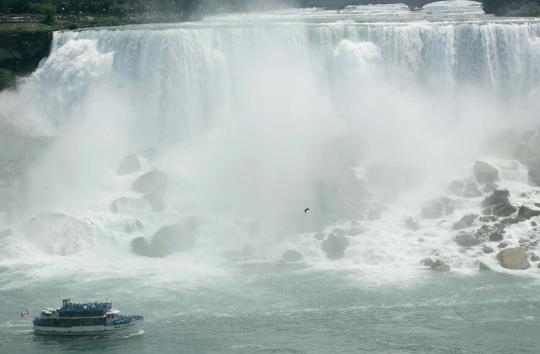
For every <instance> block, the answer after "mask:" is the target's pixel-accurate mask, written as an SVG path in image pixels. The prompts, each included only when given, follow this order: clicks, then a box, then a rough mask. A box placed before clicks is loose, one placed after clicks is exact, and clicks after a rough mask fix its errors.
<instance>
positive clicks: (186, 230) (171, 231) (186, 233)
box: [131, 219, 198, 257]
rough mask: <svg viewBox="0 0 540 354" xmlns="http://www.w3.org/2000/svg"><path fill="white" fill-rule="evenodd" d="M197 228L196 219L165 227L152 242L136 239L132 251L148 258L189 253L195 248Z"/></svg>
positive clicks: (132, 244) (156, 234)
mask: <svg viewBox="0 0 540 354" xmlns="http://www.w3.org/2000/svg"><path fill="white" fill-rule="evenodd" d="M197 226H198V223H197V221H196V220H194V219H190V220H187V221H185V222H183V223H180V224H175V225H167V226H163V227H162V228H161V229H159V231H158V232H156V233H155V234H154V236H153V237H152V240H151V241H150V242H148V241H146V239H144V238H141V237H139V238H136V239H134V240H133V241H132V243H131V249H132V251H133V253H135V254H138V255H141V256H147V257H165V256H168V255H170V254H173V253H176V252H189V251H191V250H193V248H194V247H195V238H196V235H197ZM141 239H143V240H144V242H143V240H141Z"/></svg>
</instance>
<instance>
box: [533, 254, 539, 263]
mask: <svg viewBox="0 0 540 354" xmlns="http://www.w3.org/2000/svg"><path fill="white" fill-rule="evenodd" d="M538 261H540V257H538V256H537V255H536V254H534V253H531V262H538Z"/></svg>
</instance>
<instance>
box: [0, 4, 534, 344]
mask: <svg viewBox="0 0 540 354" xmlns="http://www.w3.org/2000/svg"><path fill="white" fill-rule="evenodd" d="M368 19H369V20H368ZM539 62H540V22H537V21H533V20H529V19H517V20H507V19H502V20H495V19H494V18H491V17H488V16H485V15H483V14H482V13H481V11H480V10H479V5H478V4H476V5H474V4H471V3H469V2H454V3H450V4H449V5H441V4H439V5H437V4H433V5H428V6H427V7H426V9H425V10H423V11H421V12H418V13H409V12H408V10H407V9H406V8H405V7H402V6H374V7H365V8H364V7H360V8H358V9H357V10H350V11H347V12H345V13H341V14H336V13H333V12H327V11H319V10H313V9H311V10H284V11H280V12H273V13H259V14H257V13H256V14H250V15H238V14H237V15H229V16H220V17H210V18H207V19H205V20H203V21H201V22H198V23H186V24H178V25H144V26H133V27H123V28H114V29H92V30H82V31H66V32H57V33H55V34H54V42H53V49H52V53H51V55H50V56H49V58H47V59H46V60H45V61H44V62H43V63H42V64H41V65H40V67H39V69H38V70H37V71H36V72H35V73H34V74H32V75H31V76H30V77H28V78H26V79H24V80H23V82H21V83H20V88H19V90H18V91H17V92H11V93H3V94H2V95H0V107H1V110H0V123H1V124H2V133H1V134H2V139H3V140H2V142H1V144H2V148H3V150H4V151H5V152H6V154H5V157H3V158H2V161H0V173H1V175H0V180H1V181H2V185H0V187H1V189H0V193H1V195H2V199H3V201H2V204H1V205H0V206H1V207H2V212H3V214H2V218H1V219H0V226H1V227H2V228H3V229H6V231H4V232H3V234H2V235H3V236H2V239H1V240H2V244H1V245H0V264H1V265H4V266H5V267H6V271H5V272H4V274H3V275H2V279H4V280H5V281H6V284H8V285H6V287H5V289H11V288H17V287H18V286H20V285H19V283H18V280H16V279H13V273H12V272H23V274H25V276H29V277H32V276H35V275H37V276H44V277H45V278H48V277H63V276H71V274H73V273H74V272H75V273H78V274H79V273H81V272H82V274H87V275H88V276H91V275H92V274H94V273H97V274H100V275H99V276H98V277H97V279H101V277H104V278H107V279H109V278H112V279H115V277H119V278H122V277H127V278H133V279H138V278H139V277H142V276H143V275H144V278H145V280H144V281H142V283H146V282H148V283H152V284H154V283H159V281H166V282H167V283H171V282H172V283H175V282H177V281H180V279H181V280H182V282H185V281H187V280H188V279H189V280H191V281H194V282H195V283H197V282H198V281H201V280H200V279H201V278H202V279H204V278H205V276H210V275H211V276H215V277H218V278H220V277H221V276H225V275H230V274H231V273H235V272H237V271H238V270H237V269H236V266H237V265H238V264H245V262H248V263H256V264H261V263H262V264H264V263H265V262H270V263H273V262H276V261H279V260H280V258H281V256H282V254H283V252H285V251H287V250H294V251H298V252H300V253H301V254H302V257H303V259H304V261H303V263H302V265H303V267H304V270H310V271H311V270H314V271H315V272H318V271H319V270H320V268H322V269H323V270H324V271H323V270H320V271H321V272H322V274H326V273H325V272H326V271H330V270H336V269H337V270H339V271H345V272H347V274H349V275H350V276H351V277H353V278H355V279H362V280H363V281H364V282H368V283H369V284H374V285H375V284H379V285H383V286H385V285H388V284H394V285H395V284H401V285H400V286H402V285H405V286H407V284H414V281H413V279H416V280H417V281H419V282H421V279H422V277H423V276H425V274H426V270H425V269H424V267H422V266H421V265H420V264H419V262H420V261H421V260H422V259H423V258H426V257H428V256H436V257H438V258H440V259H442V260H444V261H445V262H446V263H448V264H450V266H451V269H452V271H453V272H456V273H458V274H459V273H472V274H476V269H477V267H478V261H480V260H481V261H483V262H484V263H486V264H489V265H490V266H492V267H494V268H497V269H498V270H500V271H501V272H504V271H506V270H504V269H503V268H501V267H500V266H499V265H498V263H497V261H496V258H495V255H494V254H486V253H484V252H482V251H481V250H480V248H481V246H477V248H465V249H464V248H463V247H460V246H459V245H457V244H456V243H455V242H454V235H455V231H454V230H452V224H453V223H454V222H455V221H457V220H459V218H460V217H461V216H463V215H465V214H467V213H470V212H476V213H479V210H478V209H479V205H480V202H481V201H482V197H480V196H478V197H476V198H462V197H454V198H453V200H452V202H453V203H454V206H453V208H455V212H454V213H453V214H451V215H446V216H441V217H437V218H435V219H427V220H423V219H422V218H421V217H420V215H421V210H422V207H423V206H425V204H426V202H428V201H429V200H432V199H434V198H437V197H441V196H444V195H448V191H447V186H448V184H449V183H450V182H451V181H452V180H455V179H467V178H472V165H473V163H474V161H475V160H477V159H487V160H488V161H489V162H491V163H492V164H494V165H495V166H497V168H498V169H499V171H500V177H501V180H500V183H499V188H508V189H510V190H511V193H512V195H513V196H514V197H515V198H516V199H515V201H520V202H521V201H526V199H527V198H526V197H525V196H524V193H525V194H526V193H534V191H536V190H537V188H536V189H535V188H533V187H530V186H528V184H527V168H526V167H525V166H523V165H521V164H520V163H518V162H517V161H514V160H507V159H505V158H508V156H507V155H504V154H503V153H501V151H503V150H504V148H505V147H506V145H505V144H507V142H506V141H504V142H503V141H499V142H498V143H496V144H493V139H495V138H497V137H501V136H503V135H501V134H504V133H505V132H507V131H508V130H512V129H513V130H516V131H520V130H524V129H528V128H530V127H533V126H534V125H535V124H537V123H538V122H537V119H538V116H537V112H538V110H539V109H540V103H539V102H540V68H539V67H538V63H539ZM507 134H510V133H507ZM503 145H504V146H503ZM129 154H137V155H136V159H137V161H138V162H137V164H140V168H139V167H136V168H135V170H134V171H133V173H126V174H124V173H120V174H119V173H117V171H118V166H119V165H120V163H121V161H122V159H123V158H124V157H125V156H127V155H129ZM149 171H163V173H164V175H166V180H167V182H166V183H165V186H161V187H162V188H161V190H160V191H159V192H160V193H158V195H156V194H154V193H153V192H152V193H149V194H147V195H145V196H143V195H142V194H145V193H146V192H144V193H141V192H140V191H138V190H137V187H135V186H134V183H135V184H136V183H137V182H136V181H137V180H138V179H139V178H140V177H141V176H143V175H145V174H146V173H147V172H149ZM156 173H158V172H156ZM159 173H161V172H159ZM154 182H155V181H154ZM141 188H143V187H141ZM143 189H144V188H143ZM484 195H485V196H487V195H489V193H488V192H485V194H484ZM519 198H521V199H519ZM306 207H309V208H310V209H311V212H309V213H304V209H305V208H306ZM185 220H192V221H193V220H196V222H195V224H197V230H198V231H197V235H196V238H195V245H194V248H193V250H191V251H190V252H179V253H174V254H172V255H169V256H167V257H165V258H149V257H144V256H139V255H134V254H132V252H131V242H132V240H133V239H134V238H136V237H145V238H146V239H147V240H150V239H151V237H152V235H153V234H154V233H156V231H158V230H159V229H160V228H161V227H162V226H164V225H174V224H177V223H179V222H184V221H185ZM407 220H409V221H407ZM414 220H417V221H419V223H420V225H416V226H415V225H413V227H411V223H412V224H416V223H417V221H414ZM336 228H337V229H340V230H339V232H341V233H345V234H347V236H346V239H347V243H348V246H347V247H346V251H345V254H344V256H343V258H342V259H339V260H330V259H329V258H332V257H330V256H329V255H328V254H327V252H326V251H325V247H324V246H321V241H322V243H324V241H323V240H324V239H325V238H327V237H328V234H329V233H331V232H332V230H334V229H336ZM528 232H530V230H529V229H526V228H524V227H522V226H519V225H517V226H515V228H514V229H511V231H510V232H508V233H507V239H506V240H505V241H506V242H507V243H510V244H516V245H517V244H518V242H521V241H519V240H520V238H521V237H522V236H523V235H526V234H527V233H528ZM527 235H528V234H527ZM520 244H521V243H520ZM338 248H339V247H338ZM338 253H339V252H338ZM89 264H92V266H91V267H89V268H90V269H88V265H89ZM178 269H182V271H181V272H180V273H181V274H179V272H177V270H178ZM506 272H510V273H512V274H516V273H517V274H522V273H526V274H535V273H536V272H537V270H536V269H533V268H531V269H529V270H528V271H526V272H521V271H517V272H515V271H506ZM520 272H521V273H520ZM349 275H348V276H349ZM330 277H331V275H330ZM336 277H337V275H336ZM225 278H226V277H225ZM248 292H249V291H248ZM242 350H244V349H242ZM242 350H240V351H242ZM246 350H247V351H248V352H249V351H250V349H249V348H248V349H246Z"/></svg>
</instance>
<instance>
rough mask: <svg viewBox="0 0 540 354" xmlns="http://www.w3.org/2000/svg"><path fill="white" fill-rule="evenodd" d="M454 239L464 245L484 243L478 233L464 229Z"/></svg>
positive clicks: (470, 245)
mask: <svg viewBox="0 0 540 354" xmlns="http://www.w3.org/2000/svg"><path fill="white" fill-rule="evenodd" d="M454 241H456V243H457V244H458V245H460V246H462V247H472V246H476V245H479V244H480V243H482V240H481V239H479V238H478V237H476V235H474V234H471V233H468V232H463V231H462V232H460V233H459V234H457V235H456V237H455V238H454Z"/></svg>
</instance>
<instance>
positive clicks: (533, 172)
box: [527, 167, 540, 186]
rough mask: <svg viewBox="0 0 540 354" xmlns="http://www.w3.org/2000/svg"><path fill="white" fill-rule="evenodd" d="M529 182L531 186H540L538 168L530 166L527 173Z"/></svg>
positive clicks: (539, 171)
mask: <svg viewBox="0 0 540 354" xmlns="http://www.w3.org/2000/svg"><path fill="white" fill-rule="evenodd" d="M527 177H528V178H529V184H530V185H532V186H540V169H535V168H530V167H529V172H528V173H527Z"/></svg>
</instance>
